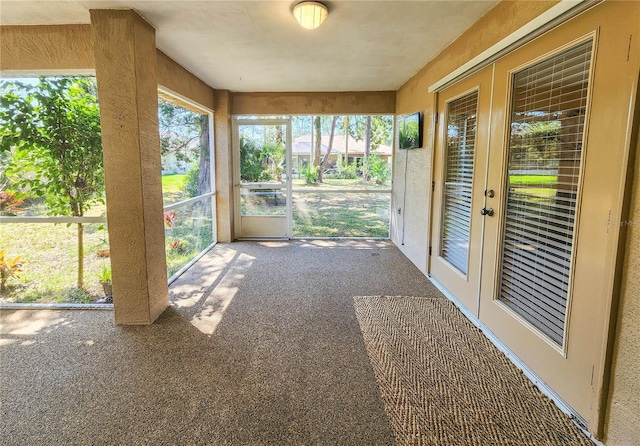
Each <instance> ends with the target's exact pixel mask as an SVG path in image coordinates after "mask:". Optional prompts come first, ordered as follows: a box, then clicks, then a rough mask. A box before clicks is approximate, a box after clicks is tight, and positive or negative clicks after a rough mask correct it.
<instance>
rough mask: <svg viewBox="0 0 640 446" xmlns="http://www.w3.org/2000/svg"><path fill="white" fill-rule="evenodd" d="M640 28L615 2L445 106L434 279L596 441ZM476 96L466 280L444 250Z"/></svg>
mask: <svg viewBox="0 0 640 446" xmlns="http://www.w3.org/2000/svg"><path fill="white" fill-rule="evenodd" d="M638 23H640V22H638V21H637V9H633V8H632V7H630V5H629V4H625V2H606V3H603V4H601V5H599V6H597V7H595V8H592V9H590V10H589V11H587V12H585V13H583V14H582V15H580V16H579V17H576V18H574V19H572V20H570V21H568V22H567V23H565V24H563V25H561V26H559V27H557V28H555V29H554V30H552V31H549V32H548V33H546V34H545V35H543V36H541V37H539V38H537V39H534V40H532V41H531V42H529V43H527V44H526V45H523V46H521V47H520V48H518V49H516V50H514V51H512V52H511V53H509V54H507V55H505V56H503V57H501V58H500V59H498V60H496V61H495V62H494V63H493V77H492V78H489V76H487V73H489V70H488V69H485V70H484V71H481V72H479V73H478V74H475V75H473V76H471V77H469V78H467V79H465V80H463V81H461V82H459V83H458V84H455V85H454V86H452V87H448V88H447V89H446V90H444V91H442V92H440V93H439V98H438V112H439V123H440V124H439V126H438V133H437V141H436V158H435V172H434V178H435V179H436V191H435V194H434V219H433V222H434V223H433V225H432V228H433V230H432V237H431V239H432V243H433V247H434V252H433V254H432V257H433V260H432V262H431V269H430V273H431V274H432V275H433V277H434V278H435V279H437V280H438V281H439V282H440V283H441V284H442V285H444V286H445V288H447V289H448V291H450V292H451V293H452V294H453V295H454V296H455V297H456V298H457V299H458V300H460V301H461V302H462V303H463V305H465V306H466V307H467V308H468V309H469V310H470V311H471V312H472V313H474V314H476V315H477V316H478V318H479V320H480V321H481V322H482V324H483V325H484V327H485V329H487V330H488V331H490V332H491V333H492V334H493V335H494V336H495V337H496V338H498V339H499V340H500V342H501V343H502V344H503V345H504V346H505V347H506V348H508V349H509V350H510V351H511V352H513V353H514V354H515V355H516V356H517V357H518V359H519V360H520V361H521V362H522V363H523V364H525V365H526V367H527V368H528V369H529V370H530V371H532V372H533V373H534V374H535V375H536V376H537V377H538V378H539V379H540V380H541V381H542V382H543V383H544V384H545V385H546V387H547V388H549V389H551V391H553V392H554V393H555V394H556V395H557V396H558V398H560V399H562V400H563V401H564V402H565V403H567V405H568V406H570V407H571V408H572V409H573V411H574V412H575V414H576V415H577V417H578V418H582V421H583V422H584V423H585V424H588V426H589V430H590V431H591V432H594V433H598V432H599V429H601V424H599V423H601V422H602V416H601V414H602V411H603V409H604V406H603V405H604V403H603V401H606V399H605V398H603V395H602V391H603V389H604V384H605V375H606V372H607V370H606V364H605V358H606V354H607V342H608V339H609V336H610V333H609V330H610V327H609V321H610V319H611V309H612V305H613V300H614V281H615V277H616V275H615V272H616V270H615V268H616V258H617V257H616V256H617V253H618V252H617V249H618V243H619V236H620V224H616V222H620V220H621V218H622V217H621V216H622V208H623V199H624V190H625V181H626V172H627V164H628V158H629V149H630V145H631V139H632V130H633V125H632V123H633V110H634V104H633V102H631V103H630V101H629V98H635V93H636V86H637V81H638V71H639V67H640V55H639V54H638V52H637V51H633V50H632V49H631V47H630V46H629V45H630V44H629V42H630V41H631V40H630V39H631V37H632V36H631V35H630V34H631V33H633V31H636V32H640V29H639V26H638ZM621 30H622V31H621ZM633 38H634V39H635V36H633ZM483 75H484V76H487V77H486V78H482V76H483ZM474 89H477V90H478V91H479V103H478V117H477V135H476V146H475V160H474V164H473V180H472V184H473V186H472V200H471V214H470V216H469V222H470V223H469V225H468V233H469V243H468V263H467V270H466V272H465V271H464V264H458V265H457V267H456V266H454V264H455V263H456V262H451V261H450V259H449V260H447V254H446V249H445V247H444V243H443V242H444V241H445V240H446V233H445V232H444V230H443V229H444V228H445V227H446V225H444V224H443V222H444V221H445V220H446V215H445V214H446V213H447V212H448V211H447V206H448V205H447V202H446V198H445V197H446V195H445V186H444V185H445V183H446V179H447V173H448V171H447V158H446V156H447V150H448V147H447V137H448V134H447V117H446V114H447V110H448V106H449V104H450V103H452V101H453V100H455V99H457V98H459V97H461V96H462V95H464V94H465V93H468V92H470V91H473V90H474ZM488 91H491V95H488V94H487V92H488ZM488 96H491V98H490V99H488ZM486 101H488V102H486ZM483 132H484V133H483ZM481 135H482V136H481ZM485 138H488V140H489V142H488V148H487V147H486V146H487V144H485V143H484V141H486V139H485ZM485 190H491V191H493V192H494V193H493V194H488V195H487V196H485V195H484V194H483V193H482V192H483V191H485ZM489 208H491V209H492V210H493V213H492V214H487V215H485V216H481V215H480V211H481V210H483V209H489ZM458 227H462V228H463V229H464V228H465V227H466V226H464V225H462V226H461V225H460V224H459V223H458ZM443 252H444V255H443ZM461 266H462V267H461ZM476 293H479V295H477V294H476Z"/></svg>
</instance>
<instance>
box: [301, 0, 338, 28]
mask: <svg viewBox="0 0 640 446" xmlns="http://www.w3.org/2000/svg"><path fill="white" fill-rule="evenodd" d="M328 15H329V10H328V9H327V7H326V6H325V5H323V4H322V3H318V2H307V1H304V2H300V3H298V4H297V5H296V6H294V7H293V16H294V17H295V18H296V20H297V21H298V23H299V24H300V26H302V27H303V28H307V29H315V28H317V27H318V26H320V25H322V22H324V20H325V19H326V18H327V16H328Z"/></svg>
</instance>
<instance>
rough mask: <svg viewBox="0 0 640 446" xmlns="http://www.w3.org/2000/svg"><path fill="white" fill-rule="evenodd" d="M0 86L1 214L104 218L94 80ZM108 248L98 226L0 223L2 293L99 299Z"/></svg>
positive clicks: (13, 297)
mask: <svg viewBox="0 0 640 446" xmlns="http://www.w3.org/2000/svg"><path fill="white" fill-rule="evenodd" d="M0 90H1V95H2V99H3V104H2V113H0V133H2V134H3V135H4V136H5V137H6V139H5V140H4V141H5V142H7V141H8V142H9V143H10V146H9V147H6V146H5V147H3V149H4V150H1V151H0V216H2V217H5V218H9V219H10V218H12V217H42V218H46V217H71V216H73V217H89V216H90V217H95V216H104V215H105V196H104V186H105V185H104V167H103V159H102V158H103V157H102V140H101V136H100V112H99V107H98V98H97V91H96V90H97V89H96V83H95V78H94V77H90V76H89V77H73V76H47V77H40V78H33V77H31V78H30V77H24V78H14V79H9V78H3V79H1V80H0ZM25 117H27V119H25ZM20 118H21V119H20ZM60 122H65V123H66V124H65V125H64V126H60ZM14 142H15V144H14ZM78 246H81V247H82V255H81V254H79V252H78V251H79V248H78ZM98 251H100V252H101V253H102V254H101V256H99V255H98ZM108 252H109V245H108V236H107V232H106V230H104V229H103V227H102V225H100V224H87V223H85V224H83V225H80V226H79V225H77V224H71V225H67V224H54V223H28V224H23V223H13V222H10V221H7V222H2V224H1V226H0V257H1V258H0V263H1V265H2V269H3V271H4V278H3V280H2V284H1V285H2V286H1V287H0V288H2V290H1V291H0V299H1V300H3V301H10V302H60V303H62V302H74V303H91V302H96V301H100V300H102V301H104V299H103V298H104V297H105V293H104V291H103V289H102V286H101V285H100V278H101V276H102V277H103V278H106V277H109V282H110V263H109V258H108ZM105 282H107V281H106V280H105Z"/></svg>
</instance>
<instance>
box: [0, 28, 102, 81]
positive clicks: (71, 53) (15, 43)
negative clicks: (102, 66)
mask: <svg viewBox="0 0 640 446" xmlns="http://www.w3.org/2000/svg"><path fill="white" fill-rule="evenodd" d="M94 67H95V59H94V56H93V35H92V33H91V25H56V26H0V70H2V71H14V70H15V71H26V72H29V71H34V72H36V73H38V72H44V71H54V72H55V71H62V72H73V71H77V70H79V71H92V70H93V68H94Z"/></svg>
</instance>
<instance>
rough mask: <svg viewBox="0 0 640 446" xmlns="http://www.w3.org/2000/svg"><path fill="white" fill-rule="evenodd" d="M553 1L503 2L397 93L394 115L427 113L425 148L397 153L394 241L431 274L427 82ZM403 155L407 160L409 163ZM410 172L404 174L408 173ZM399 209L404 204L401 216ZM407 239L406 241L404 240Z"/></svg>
mask: <svg viewBox="0 0 640 446" xmlns="http://www.w3.org/2000/svg"><path fill="white" fill-rule="evenodd" d="M555 3H557V2H555V1H527V2H512V1H505V2H501V3H499V4H498V5H497V6H496V7H495V8H493V9H492V10H491V11H489V12H488V13H487V14H485V15H484V16H483V17H482V18H481V19H480V20H478V21H477V22H476V23H475V24H474V25H473V26H472V27H471V28H469V29H468V30H467V31H465V33H464V34H462V35H461V36H460V37H459V38H458V39H456V40H455V41H454V42H453V43H451V45H449V46H448V47H447V48H446V49H445V50H444V51H443V52H442V53H440V54H439V55H438V56H437V57H435V58H434V59H433V60H432V61H431V62H429V63H428V64H427V65H426V66H425V67H424V68H423V69H422V70H420V71H419V72H418V73H417V74H416V75H415V76H413V77H412V78H411V79H409V80H408V81H407V82H406V83H405V84H404V85H403V86H402V87H401V88H400V90H398V92H397V93H396V113H397V114H399V115H400V114H405V113H412V112H416V111H424V112H425V120H424V122H425V126H424V127H425V128H424V130H425V131H424V145H423V148H422V149H417V150H411V151H408V152H406V153H405V152H404V151H402V152H400V151H398V152H396V154H395V156H394V163H395V167H394V181H393V195H392V200H393V209H394V216H393V219H392V227H391V239H392V240H393V242H394V243H395V244H397V245H398V246H399V247H400V249H401V250H402V251H403V252H404V254H405V255H406V256H407V257H408V258H409V259H410V260H411V261H412V262H413V263H414V264H415V265H416V266H417V267H418V268H419V269H420V270H421V271H422V272H423V273H425V274H426V272H427V261H428V243H429V218H430V212H429V207H430V205H431V192H430V191H431V181H432V179H431V166H432V159H433V141H434V134H433V131H434V128H435V127H434V124H433V119H434V118H433V113H434V110H435V94H433V93H428V89H429V86H430V85H432V84H433V83H435V82H437V81H438V80H440V79H441V78H442V77H444V76H445V75H447V74H449V73H450V72H452V71H453V70H455V69H457V68H458V67H459V66H461V65H462V64H464V63H465V62H467V61H468V60H470V59H472V58H473V57H475V56H477V55H478V54H480V53H481V52H483V51H484V50H486V49H487V48H489V47H491V46H492V45H494V44H495V43H497V42H499V41H500V40H501V39H503V38H505V37H506V36H508V35H509V34H511V33H512V32H514V31H516V30H517V29H518V28H520V27H522V26H523V25H525V24H526V23H528V22H529V21H531V20H533V19H534V18H535V17H537V16H538V15H540V14H542V13H543V12H545V11H546V10H547V9H549V8H551V7H552V6H554V5H555ZM405 159H406V160H407V163H406V165H405ZM405 172H406V176H405ZM398 207H403V209H402V214H401V215H398V212H397V209H398ZM403 242H404V243H403Z"/></svg>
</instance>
